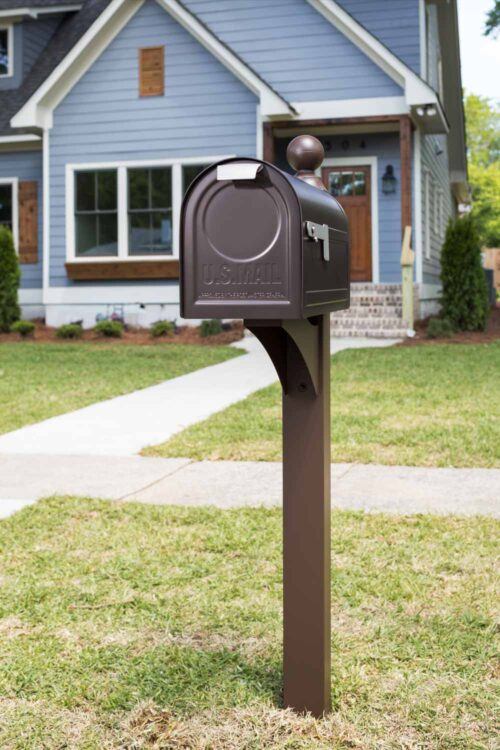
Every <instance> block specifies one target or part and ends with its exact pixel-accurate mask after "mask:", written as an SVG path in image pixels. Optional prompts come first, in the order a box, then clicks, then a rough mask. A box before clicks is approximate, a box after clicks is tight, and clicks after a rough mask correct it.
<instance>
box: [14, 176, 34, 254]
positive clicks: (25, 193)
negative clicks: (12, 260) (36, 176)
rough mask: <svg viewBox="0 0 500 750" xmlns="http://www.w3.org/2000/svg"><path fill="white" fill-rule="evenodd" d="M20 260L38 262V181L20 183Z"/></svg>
mask: <svg viewBox="0 0 500 750" xmlns="http://www.w3.org/2000/svg"><path fill="white" fill-rule="evenodd" d="M18 199H19V262H20V263H37V262H38V183H37V182H36V181H34V180H27V181H22V182H20V183H19V194H18Z"/></svg>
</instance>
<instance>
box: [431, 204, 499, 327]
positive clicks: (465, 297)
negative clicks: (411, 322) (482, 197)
mask: <svg viewBox="0 0 500 750" xmlns="http://www.w3.org/2000/svg"><path fill="white" fill-rule="evenodd" d="M441 282H442V284H443V294H442V300H441V301H442V314H443V318H448V320H449V321H450V322H451V324H452V325H453V326H454V327H455V328H456V329H457V330H459V331H482V330H484V329H485V327H486V322H487V320H488V314H489V301H488V290H487V286H486V279H485V276H484V271H483V268H482V264H481V246H480V241H479V234H478V231H477V226H476V222H475V220H474V218H473V217H472V216H470V215H467V216H464V217H462V218H460V219H455V221H451V222H450V223H449V224H448V228H447V230H446V237H445V240H444V245H443V250H442V253H441Z"/></svg>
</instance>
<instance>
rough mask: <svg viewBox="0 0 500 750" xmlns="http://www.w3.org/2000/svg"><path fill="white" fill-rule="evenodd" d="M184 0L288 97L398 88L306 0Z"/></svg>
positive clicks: (390, 92)
mask: <svg viewBox="0 0 500 750" xmlns="http://www.w3.org/2000/svg"><path fill="white" fill-rule="evenodd" d="M185 5H186V6H187V7H188V8H189V9H190V10H191V11H192V12H193V13H195V14H196V15H197V16H198V17H199V18H201V20H202V21H203V22H204V23H206V24H207V25H208V26H209V28H210V29H211V30H212V31H213V32H214V33H215V34H216V35H217V36H218V37H219V38H220V39H222V41H224V42H225V43H226V44H228V45H229V46H230V47H231V48H232V49H234V50H235V52H236V53H237V54H238V55H239V56H240V57H242V58H243V60H244V61H245V62H247V63H248V64H249V65H250V66H252V68H254V69H255V70H256V71H257V73H259V75H261V76H262V77H263V78H264V79H265V80H266V81H268V82H269V83H270V84H271V86H272V87H273V88H274V89H275V90H276V91H277V92H278V93H279V94H281V95H282V96H283V97H284V98H286V99H288V100H290V101H317V100H332V99H339V100H340V99H357V98H371V97H386V96H387V97H389V96H401V95H402V93H403V92H402V89H401V88H400V86H398V84H397V83H395V82H394V81H393V80H392V79H391V78H390V77H389V76H388V75H387V74H386V73H385V72H384V71H383V70H382V69H381V68H380V67H379V66H378V65H376V64H375V63H374V62H372V61H371V60H370V59H369V58H368V57H367V56H366V55H365V54H364V53H363V52H362V51H361V50H360V49H358V47H356V46H355V45H354V44H353V43H352V42H350V41H349V40H348V39H347V38H346V37H345V36H344V35H343V34H342V33H341V32H340V31H338V30H337V29H336V28H335V27H334V26H332V24H331V23H329V22H328V21H327V19H325V18H324V17H323V16H322V15H320V14H319V13H318V12H317V11H316V10H315V9H314V8H313V7H311V5H310V4H309V3H308V2H307V1H306V0H273V2H269V3H266V4H263V3H255V2H253V1H252V0H230V1H228V0H219V2H217V3H215V2H213V0H185Z"/></svg>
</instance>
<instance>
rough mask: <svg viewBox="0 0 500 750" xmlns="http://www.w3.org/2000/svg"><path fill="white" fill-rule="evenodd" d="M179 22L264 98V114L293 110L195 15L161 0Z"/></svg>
mask: <svg viewBox="0 0 500 750" xmlns="http://www.w3.org/2000/svg"><path fill="white" fill-rule="evenodd" d="M157 2H158V4H159V5H161V7H162V8H164V9H165V10H166V11H168V13H169V14H170V15H171V16H172V18H174V19H175V20H176V21H177V23H179V24H180V25H181V26H183V27H184V28H185V29H186V30H187V31H188V32H189V33H190V34H191V35H192V36H194V38H195V39H196V40H197V41H198V42H199V43H200V44H202V45H203V46H204V47H205V49H207V50H208V51H209V52H211V54H212V55H213V56H214V57H215V58H216V59H217V60H218V61H219V62H221V63H222V64H223V65H224V66H225V67H226V68H228V70H230V71H231V73H233V75H235V76H236V77H237V78H239V80H240V81H241V82H242V83H244V84H245V85H246V86H247V87H248V88H249V89H250V90H251V91H253V93H254V94H255V95H256V96H258V97H259V98H260V106H261V114H262V115H263V116H266V117H272V116H275V115H291V114H292V109H291V107H290V105H289V104H288V102H287V101H285V99H282V97H280V96H279V95H278V94H277V93H276V92H275V91H273V89H272V88H271V87H270V86H268V85H267V84H266V83H265V82H264V81H263V80H262V79H261V78H259V76H258V75H256V74H255V73H254V72H253V70H251V69H250V68H249V67H248V66H247V65H245V63H244V62H243V61H242V60H241V59H240V58H239V57H238V56H237V55H235V54H234V52H232V51H231V50H230V49H229V48H228V47H226V45H224V44H222V42H221V41H220V40H219V39H218V38H217V37H216V36H214V35H213V34H212V33H211V32H210V31H209V30H208V29H207V27H206V26H205V25H204V24H202V23H201V22H200V21H199V20H198V19H197V18H196V17H195V16H193V15H192V14H191V13H190V12H189V11H188V10H186V8H185V7H184V6H183V5H182V4H181V3H179V2H178V1H177V0H157Z"/></svg>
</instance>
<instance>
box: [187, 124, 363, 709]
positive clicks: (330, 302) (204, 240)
mask: <svg viewBox="0 0 500 750" xmlns="http://www.w3.org/2000/svg"><path fill="white" fill-rule="evenodd" d="M287 157H288V160H289V163H290V164H291V166H292V167H293V168H294V169H296V170H297V175H296V176H295V177H291V176H290V175H288V174H286V173H284V172H282V171H281V170H279V169H277V167H275V166H273V165H270V164H266V163H265V162H261V161H258V160H256V159H230V160H226V161H225V162H221V163H220V164H217V165H214V166H212V167H210V168H208V169H207V170H205V172H203V173H202V174H201V175H199V176H198V178H197V179H196V180H195V182H194V183H193V184H192V185H191V187H190V189H189V190H188V192H187V194H186V197H185V199H184V203H183V208H182V217H181V314H182V316H183V317H185V318H198V319H199V318H203V317H210V318H231V317H232V318H243V319H244V323H245V325H246V327H247V328H248V329H249V330H251V331H252V332H253V333H254V334H255V335H256V336H257V337H258V338H259V340H260V341H261V342H262V344H263V345H264V347H265V349H266V351H267V352H268V354H269V356H270V358H271V360H272V361H273V364H274V366H275V368H276V370H277V373H278V376H279V379H280V381H281V385H282V389H283V650H284V654H283V667H284V703H285V706H287V707H291V708H293V709H295V710H297V711H310V712H311V713H313V714H314V715H315V716H321V715H322V714H324V713H326V712H327V711H329V709H330V312H331V311H332V310H340V309H344V308H346V307H348V306H349V253H348V235H347V219H346V217H345V214H344V212H343V210H342V208H341V207H340V205H339V203H338V202H337V201H336V200H335V199H334V198H333V197H332V196H330V195H329V194H328V193H327V192H326V191H325V190H324V188H323V185H322V183H321V181H320V180H319V178H318V177H316V175H315V170H316V169H317V168H318V167H319V166H320V165H321V163H322V161H323V157H324V151H323V147H322V145H321V143H320V142H319V141H318V140H317V139H316V138H313V137H311V136H299V137H298V138H295V139H294V140H293V141H292V142H291V143H290V144H289V146H288V150H287Z"/></svg>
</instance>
